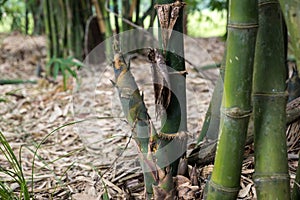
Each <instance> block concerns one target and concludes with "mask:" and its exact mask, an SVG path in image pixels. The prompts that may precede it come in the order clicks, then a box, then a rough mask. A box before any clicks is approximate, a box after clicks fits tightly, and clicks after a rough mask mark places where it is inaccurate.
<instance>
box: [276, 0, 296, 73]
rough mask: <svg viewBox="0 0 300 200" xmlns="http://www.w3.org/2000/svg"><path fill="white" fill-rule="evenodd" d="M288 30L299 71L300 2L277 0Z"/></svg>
mask: <svg viewBox="0 0 300 200" xmlns="http://www.w3.org/2000/svg"><path fill="white" fill-rule="evenodd" d="M279 2H280V5H281V8H282V12H283V14H284V18H285V21H286V24H287V28H288V30H289V34H290V39H291V44H292V47H293V50H294V55H295V57H296V61H297V66H298V67H297V68H298V71H300V42H299V41H300V34H299V30H300V2H299V1H298V0H279Z"/></svg>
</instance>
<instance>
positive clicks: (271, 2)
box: [258, 0, 279, 7]
mask: <svg viewBox="0 0 300 200" xmlns="http://www.w3.org/2000/svg"><path fill="white" fill-rule="evenodd" d="M270 4H279V2H278V1H274V0H269V1H264V2H259V3H258V7H262V6H266V5H270Z"/></svg>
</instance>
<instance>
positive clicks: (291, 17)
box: [279, 0, 300, 200]
mask: <svg viewBox="0 0 300 200" xmlns="http://www.w3.org/2000/svg"><path fill="white" fill-rule="evenodd" d="M279 2H280V5H281V9H282V13H283V15H284V18H285V22H286V25H287V28H288V31H289V34H290V39H291V45H292V47H293V50H294V55H295V57H296V63H297V69H298V71H300V42H299V41H300V34H299V29H300V2H299V1H297V0H279ZM299 183H300V168H299V167H298V168H297V172H296V178H295V184H294V186H293V192H292V199H293V200H296V199H300V186H299Z"/></svg>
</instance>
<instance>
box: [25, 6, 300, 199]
mask: <svg viewBox="0 0 300 200" xmlns="http://www.w3.org/2000/svg"><path fill="white" fill-rule="evenodd" d="M26 2H27V4H26V21H27V17H28V16H27V14H28V12H29V11H30V12H32V14H33V18H34V23H35V26H34V27H35V30H34V33H43V30H44V32H45V34H46V36H47V41H48V44H47V45H48V59H51V58H61V57H69V56H72V57H75V58H77V59H80V60H83V59H84V58H85V56H86V55H88V54H89V52H90V51H91V50H92V49H93V48H94V47H96V46H97V45H98V44H99V43H101V42H103V41H111V40H105V39H107V38H109V37H111V36H112V35H113V34H114V35H118V34H119V33H122V32H124V31H128V30H132V29H134V28H141V27H143V28H144V31H146V29H147V28H148V27H152V26H156V24H155V19H156V18H157V22H158V23H157V26H158V27H159V29H158V30H157V32H155V33H153V32H152V31H153V30H156V29H153V30H151V34H153V35H156V34H157V35H158V38H159V43H160V46H159V48H151V49H148V59H149V63H151V70H152V76H153V88H154V97H152V98H154V99H155V103H156V109H157V110H156V111H157V116H158V117H159V118H160V121H161V129H160V130H156V128H155V127H154V125H153V122H152V120H151V118H150V116H149V114H148V111H147V107H146V105H145V103H144V98H145V97H144V95H143V94H142V93H141V91H140V90H139V88H138V85H137V84H136V82H135V78H134V76H133V74H132V73H131V70H130V66H129V63H128V62H126V60H125V55H123V53H124V54H125V53H127V52H122V50H123V49H122V48H120V46H121V45H120V43H122V45H123V46H124V45H125V46H131V45H132V44H133V43H135V42H137V41H130V40H128V41H120V39H122V38H118V37H117V36H116V37H115V40H114V44H113V45H112V44H109V43H108V44H105V46H106V51H107V52H110V51H112V54H113V55H114V56H112V57H113V68H114V74H115V80H114V81H112V83H113V85H114V86H115V88H116V89H117V91H118V93H119V99H120V102H121V105H122V109H123V112H124V115H125V117H126V120H127V121H128V124H129V125H130V126H131V128H132V132H133V139H134V140H135V143H136V144H137V147H138V148H137V149H138V152H139V159H140V164H141V166H142V170H143V177H144V183H145V198H146V199H151V198H154V199H158V200H160V199H175V198H176V197H177V194H178V191H177V189H178V188H177V187H176V185H177V183H176V180H177V178H176V177H177V175H184V176H187V177H188V178H189V179H190V182H192V184H193V185H198V186H199V182H198V181H199V180H198V178H197V177H196V178H195V177H194V176H193V173H192V172H190V173H189V172H188V169H187V162H188V163H189V164H192V165H195V164H197V166H198V167H199V166H203V165H205V164H208V163H214V169H213V172H212V174H211V177H210V179H209V180H208V181H207V184H206V187H205V189H204V191H201V192H202V193H204V196H203V197H204V198H206V199H225V200H226V199H237V196H238V193H239V190H240V181H241V180H240V178H241V169H242V163H243V159H244V157H243V156H244V149H245V145H246V144H252V143H253V144H254V152H255V156H254V158H255V162H254V164H255V172H254V175H253V177H252V179H253V181H254V183H255V188H256V193H257V198H258V199H262V200H264V199H282V200H286V199H293V200H296V199H300V187H299V185H300V169H299V168H298V169H297V174H296V178H295V182H294V183H293V184H292V187H291V184H290V175H289V171H288V170H289V168H288V155H287V142H286V129H287V125H289V124H291V123H292V122H295V121H297V120H299V113H300V108H299V106H298V107H296V108H295V107H293V108H292V109H290V108H289V107H290V106H289V105H292V102H293V99H297V98H298V97H299V96H300V77H299V75H298V73H297V71H299V70H300V32H299V30H300V2H299V1H297V0H243V1H241V0H228V2H227V4H226V5H228V16H227V18H228V19H227V40H226V50H225V53H224V54H225V56H224V59H223V62H222V65H221V68H220V76H219V79H218V80H217V84H216V87H215V89H214V93H213V96H212V100H211V102H210V105H209V108H208V111H207V113H206V117H205V120H204V125H203V127H202V130H201V133H200V135H199V138H198V141H197V142H198V145H197V146H196V147H195V149H194V150H193V151H192V152H191V154H190V155H186V149H187V136H188V130H187V123H188V120H187V105H186V104H187V102H186V77H187V72H186V68H185V60H184V48H185V47H184V40H183V34H182V33H184V32H185V31H184V22H185V19H184V16H185V14H184V11H185V8H186V7H187V6H189V4H188V3H189V2H191V1H189V2H184V1H183V0H151V1H150V3H149V4H150V7H149V8H148V9H147V10H146V11H144V12H142V11H141V10H140V7H141V6H140V5H141V0H107V1H106V0H76V1H71V0H53V1H51V0H43V1H34V0H27V1H26ZM214 2H215V1H214ZM120 4H121V5H120ZM112 16H113V17H112ZM39 18H42V19H43V20H44V23H40V21H39V20H38V19H39ZM112 19H113V20H112ZM149 19H150V21H149V23H148V25H147V26H148V27H146V24H147V23H146V21H147V20H149ZM112 21H113V22H112ZM113 26H114V27H113ZM27 31H28V22H26V32H27ZM133 37H134V36H133ZM133 37H130V38H133ZM136 40H138V38H136ZM289 41H290V44H291V45H290V46H291V47H289V48H288V43H289ZM111 46H113V47H111ZM133 46H134V45H133ZM127 48H128V49H131V48H130V47H127ZM291 52H292V53H291ZM288 54H293V56H294V58H293V60H295V63H296V65H295V66H296V67H295V68H294V73H293V74H294V79H292V80H291V81H290V82H289V84H290V85H291V84H294V83H295V82H296V84H294V85H296V86H293V87H291V86H290V85H289V86H287V83H286V79H287V77H288V67H287V64H286V63H287V59H288V58H289V57H288ZM110 56H111V55H110ZM97 57H100V55H96V58H93V59H96V61H95V63H96V64H98V63H97V62H102V61H103V60H97V59H98V58H97ZM297 81H298V82H297ZM297 84H298V85H297ZM287 87H288V88H290V89H288V91H289V94H288V93H287V91H286V90H287ZM150 98H151V97H150ZM288 101H291V102H288ZM287 105H288V106H287ZM195 170H196V167H193V169H192V170H191V171H195Z"/></svg>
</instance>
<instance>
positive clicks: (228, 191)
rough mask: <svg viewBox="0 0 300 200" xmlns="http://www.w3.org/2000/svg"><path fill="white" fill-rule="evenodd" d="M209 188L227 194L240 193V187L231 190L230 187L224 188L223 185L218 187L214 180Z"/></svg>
mask: <svg viewBox="0 0 300 200" xmlns="http://www.w3.org/2000/svg"><path fill="white" fill-rule="evenodd" d="M208 184H209V186H211V187H212V188H214V189H216V190H219V191H222V192H227V193H237V192H239V191H240V187H235V188H230V187H223V186H221V185H218V184H216V183H214V182H213V181H212V180H210V181H209V183H208Z"/></svg>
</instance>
